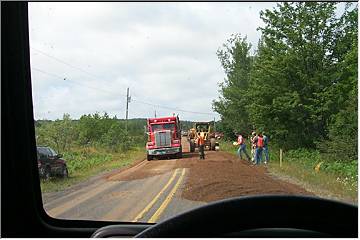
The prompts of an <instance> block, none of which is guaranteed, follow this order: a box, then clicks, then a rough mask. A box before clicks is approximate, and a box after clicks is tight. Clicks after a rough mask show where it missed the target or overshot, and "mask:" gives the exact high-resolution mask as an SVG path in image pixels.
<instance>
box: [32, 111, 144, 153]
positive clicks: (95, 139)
mask: <svg viewBox="0 0 360 240" xmlns="http://www.w3.org/2000/svg"><path fill="white" fill-rule="evenodd" d="M144 126H146V119H131V120H128V123H127V128H126V122H125V120H122V119H117V118H116V116H115V117H110V116H109V115H108V114H107V113H104V114H103V115H101V114H99V113H95V114H87V115H83V116H81V117H80V119H78V120H74V119H71V117H70V115H69V114H64V116H63V118H62V119H57V120H54V121H50V120H37V121H36V123H35V133H36V143H37V145H46V146H51V147H53V148H54V149H56V150H57V151H59V152H67V151H68V150H70V149H71V148H72V147H101V148H106V149H107V150H109V151H112V152H119V151H122V152H124V151H127V150H130V149H131V148H132V147H134V146H145V142H146V136H145V128H144Z"/></svg>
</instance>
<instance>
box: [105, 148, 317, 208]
mask: <svg viewBox="0 0 360 240" xmlns="http://www.w3.org/2000/svg"><path fill="white" fill-rule="evenodd" d="M177 168H187V169H188V171H187V172H188V174H187V176H186V181H185V184H184V187H183V192H182V195H181V196H182V197H183V198H186V199H189V200H193V201H204V202H210V201H216V200H220V199H225V198H230V197H238V196H247V195H263V194H291V195H312V194H311V193H309V192H307V191H306V190H304V189H303V188H301V187H299V186H297V185H294V184H291V183H288V182H285V181H281V180H279V179H275V178H273V177H272V176H270V175H269V174H268V173H267V170H266V168H265V167H264V166H253V165H251V164H250V163H248V162H247V161H243V160H239V159H238V158H237V157H236V156H234V155H232V154H229V153H226V152H213V151H206V159H205V160H199V158H198V154H197V153H184V154H183V158H182V159H170V160H166V159H163V160H153V161H144V162H142V163H140V164H139V165H136V166H134V167H133V168H130V169H127V170H126V171H120V172H118V173H115V174H111V175H108V176H107V177H106V179H107V180H110V181H129V180H135V179H143V178H147V177H151V176H154V175H160V174H164V173H166V172H169V171H173V170H174V169H177Z"/></svg>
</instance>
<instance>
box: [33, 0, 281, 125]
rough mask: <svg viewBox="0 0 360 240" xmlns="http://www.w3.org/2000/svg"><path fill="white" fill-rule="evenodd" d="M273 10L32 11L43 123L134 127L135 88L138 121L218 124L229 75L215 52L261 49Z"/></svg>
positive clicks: (51, 7)
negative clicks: (243, 39) (117, 122)
mask: <svg viewBox="0 0 360 240" xmlns="http://www.w3.org/2000/svg"><path fill="white" fill-rule="evenodd" d="M273 6H275V4H274V3H66V2H61V3H45V2H38V3H29V22H30V47H31V49H30V50H31V67H32V85H33V99H34V114H35V119H56V118H62V115H63V114H64V113H69V114H70V115H71V117H72V118H79V117H80V116H81V115H83V114H88V113H95V112H100V113H103V112H107V113H109V114H110V115H111V116H113V115H117V117H119V118H125V108H126V88H127V87H129V88H130V95H131V97H132V100H131V102H130V103H129V118H140V117H141V118H148V117H153V116H154V111H155V110H156V112H157V115H158V116H168V115H171V114H172V113H176V114H179V116H180V119H183V120H193V121H210V120H212V119H213V118H214V117H216V119H219V116H218V115H217V114H216V113H215V112H214V111H213V110H212V104H211V103H212V101H213V100H214V99H218V96H219V92H218V90H219V86H218V84H219V83H220V82H222V81H223V80H224V78H225V74H224V71H223V69H222V68H221V65H220V62H219V60H218V59H217V56H216V50H217V49H218V48H219V47H220V46H221V45H222V44H223V43H224V42H225V41H226V40H227V39H228V38H229V37H230V36H231V34H234V33H240V34H241V35H242V36H247V38H248V40H249V41H250V42H251V43H252V44H253V45H255V46H256V45H257V42H258V39H259V37H260V33H259V32H258V31H257V30H256V29H257V28H258V27H259V26H261V25H262V22H261V20H260V18H259V12H260V10H262V9H265V8H272V7H273ZM154 105H159V106H154ZM160 106H161V107H160ZM171 108H175V109H179V110H186V111H189V112H182V111H179V110H178V111H177V110H173V109H171ZM193 112H199V113H193ZM200 113H205V114H200Z"/></svg>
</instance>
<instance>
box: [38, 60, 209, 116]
mask: <svg viewBox="0 0 360 240" xmlns="http://www.w3.org/2000/svg"><path fill="white" fill-rule="evenodd" d="M31 68H32V69H34V70H36V71H39V72H42V73H44V74H47V75H50V76H53V77H57V78H59V79H62V80H64V81H65V80H66V81H67V82H70V83H73V84H78V85H81V86H84V87H87V88H91V89H93V90H99V91H102V92H106V93H110V94H118V95H120V96H126V95H124V94H119V93H118V92H111V91H108V90H104V89H101V88H96V87H91V86H88V85H86V84H82V83H78V82H75V81H71V80H70V79H68V78H66V77H61V76H59V75H57V74H53V73H49V72H46V71H44V70H41V69H38V68H35V67H31ZM126 97H128V96H126ZM131 100H132V101H134V102H138V103H141V104H144V105H148V106H153V107H157V108H163V109H168V110H175V111H178V112H184V113H192V114H201V115H211V116H213V115H215V113H208V112H197V111H189V110H184V109H180V108H175V107H168V106H164V105H159V104H153V103H149V102H145V101H141V100H138V99H134V98H132V99H131Z"/></svg>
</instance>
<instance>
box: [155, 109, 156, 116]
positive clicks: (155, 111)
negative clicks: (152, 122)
mask: <svg viewBox="0 0 360 240" xmlns="http://www.w3.org/2000/svg"><path fill="white" fill-rule="evenodd" d="M155 118H156V110H155Z"/></svg>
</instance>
